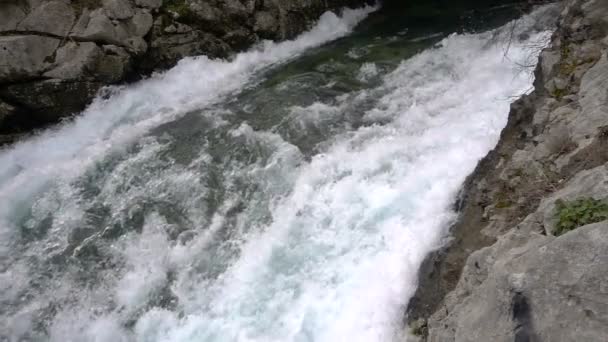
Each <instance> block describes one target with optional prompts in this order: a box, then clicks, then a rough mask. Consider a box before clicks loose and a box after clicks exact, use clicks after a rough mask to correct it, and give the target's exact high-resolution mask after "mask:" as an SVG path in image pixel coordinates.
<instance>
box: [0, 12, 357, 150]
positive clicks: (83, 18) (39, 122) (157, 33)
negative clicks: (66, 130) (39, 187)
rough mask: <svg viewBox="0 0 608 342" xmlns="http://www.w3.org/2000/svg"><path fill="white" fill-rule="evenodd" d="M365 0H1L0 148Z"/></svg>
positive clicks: (286, 35)
mask: <svg viewBox="0 0 608 342" xmlns="http://www.w3.org/2000/svg"><path fill="white" fill-rule="evenodd" d="M363 3H365V1H361V0H331V1H325V0H312V1H310V0H289V1H277V0H270V1H260V0H205V1H202V0H164V1H163V0H103V1H91V0H50V1H42V0H27V1H26V0H6V1H2V2H0V144H1V143H2V142H3V141H4V142H7V141H11V140H13V139H14V138H15V136H16V135H19V134H20V133H24V132H29V131H31V130H32V129H34V128H37V127H41V126H44V125H46V124H48V123H54V122H57V121H58V120H60V119H61V118H64V117H67V116H69V115H71V114H73V113H76V112H78V111H80V110H82V109H83V108H84V107H85V106H86V105H87V104H88V103H89V102H90V101H91V99H92V98H93V97H94V96H95V94H97V93H98V91H99V90H100V89H101V88H102V87H103V86H105V85H108V84H117V83H123V82H125V81H130V80H133V79H136V78H138V77H140V76H141V75H146V74H149V73H151V72H152V71H155V70H162V69H166V68H169V67H171V66H173V65H175V63H177V61H178V60H180V59H181V58H183V57H187V56H195V55H207V56H209V57H228V56H230V55H232V54H234V53H235V52H238V51H241V50H243V49H246V48H248V47H249V46H251V45H252V44H254V43H256V42H257V41H259V40H261V39H272V40H283V39H289V38H292V37H294V36H295V35H297V34H298V33H300V32H302V31H303V30H305V29H306V28H307V27H308V26H309V25H310V23H311V22H313V21H314V20H316V19H317V18H318V17H319V16H320V15H321V14H322V13H323V12H325V11H327V10H336V9H339V8H342V7H344V6H351V7H354V6H357V5H361V4H363Z"/></svg>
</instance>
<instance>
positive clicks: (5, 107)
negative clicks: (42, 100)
mask: <svg viewBox="0 0 608 342" xmlns="http://www.w3.org/2000/svg"><path fill="white" fill-rule="evenodd" d="M16 110H17V108H15V107H14V106H11V105H10V104H8V103H6V102H4V101H2V100H0V127H2V123H3V122H5V121H6V119H8V118H9V117H10V116H12V115H14V113H15V111H16Z"/></svg>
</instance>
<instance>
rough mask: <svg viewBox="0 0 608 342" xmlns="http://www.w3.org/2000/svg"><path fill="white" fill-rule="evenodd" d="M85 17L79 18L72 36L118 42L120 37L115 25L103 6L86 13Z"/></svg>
mask: <svg viewBox="0 0 608 342" xmlns="http://www.w3.org/2000/svg"><path fill="white" fill-rule="evenodd" d="M84 16H85V14H83V17H84ZM87 17H88V18H81V20H79V23H78V24H77V29H78V30H76V31H75V32H74V34H73V37H74V38H77V39H80V40H88V41H100V42H107V43H117V42H120V38H121V37H119V34H118V33H117V32H116V28H115V25H114V24H113V23H112V21H111V20H110V18H108V16H107V15H106V11H105V10H104V9H103V8H99V9H96V10H94V11H92V12H90V13H88V15H87ZM85 23H86V24H85ZM75 29H76V28H75Z"/></svg>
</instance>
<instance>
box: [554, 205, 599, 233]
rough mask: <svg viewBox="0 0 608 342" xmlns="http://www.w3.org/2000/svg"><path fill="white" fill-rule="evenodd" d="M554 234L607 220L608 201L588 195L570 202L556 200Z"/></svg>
mask: <svg viewBox="0 0 608 342" xmlns="http://www.w3.org/2000/svg"><path fill="white" fill-rule="evenodd" d="M555 205H556V209H557V219H558V221H557V225H556V227H555V235H556V236H560V235H563V234H566V233H567V232H569V231H572V230H574V229H576V228H578V227H581V226H584V225H587V224H591V223H597V222H601V221H604V220H608V203H606V202H605V201H601V200H596V199H593V198H590V197H587V198H580V199H577V200H574V201H571V202H566V201H562V200H558V201H557V202H556V203H555Z"/></svg>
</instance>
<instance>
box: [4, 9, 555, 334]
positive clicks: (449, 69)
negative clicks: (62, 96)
mask: <svg viewBox="0 0 608 342" xmlns="http://www.w3.org/2000/svg"><path fill="white" fill-rule="evenodd" d="M373 10H374V8H371V7H369V8H365V9H361V10H345V11H344V12H343V14H342V16H341V17H338V16H336V15H334V14H331V13H327V14H325V15H324V16H323V17H322V18H321V19H320V21H319V23H318V24H317V25H316V26H315V27H314V28H312V29H311V30H310V31H309V32H307V33H304V34H303V35H301V36H300V37H298V38H297V39H295V40H294V41H288V42H283V43H269V42H267V43H264V44H263V45H261V46H258V47H257V48H255V49H253V50H251V51H249V52H245V53H242V54H239V55H237V56H236V57H235V58H234V59H232V60H230V61H220V60H209V59H207V58H205V57H198V58H189V59H185V60H183V61H181V62H180V63H179V65H178V66H176V67H175V68H173V69H172V70H170V71H167V72H165V73H162V74H158V75H154V76H153V77H151V78H150V79H147V80H144V81H142V82H140V83H138V84H135V85H131V86H126V87H121V88H110V89H108V90H107V92H108V94H106V96H104V97H103V98H101V97H100V98H98V99H96V100H95V102H94V103H93V104H92V105H91V106H90V107H89V108H88V109H87V110H86V111H85V112H83V113H82V115H81V116H80V117H79V118H78V119H76V120H75V121H74V122H71V123H66V124H64V125H62V126H59V127H57V128H55V129H52V130H49V131H47V132H44V133H42V134H40V135H39V136H36V137H34V138H31V139H29V140H26V141H23V142H20V143H19V144H17V145H15V146H12V147H10V148H8V149H5V150H2V151H0V241H1V242H0V243H1V245H0V258H1V259H0V266H1V268H0V271H1V273H0V293H1V294H0V296H1V297H0V299H1V304H2V305H3V309H0V318H1V320H2V322H1V323H0V340H2V338H6V339H7V340H9V341H12V340H18V339H19V338H30V339H31V340H50V341H96V342H97V341H98V342H110V341H111V342H115V341H118V342H120V341H150V342H152V341H167V342H169V341H184V342H185V341H264V342H270V341H298V342H299V341H366V342H367V341H391V340H402V339H404V338H406V336H405V335H406V333H407V332H406V331H405V329H404V327H403V314H404V311H405V305H406V304H407V301H408V299H409V298H410V297H411V295H412V293H413V291H414V289H415V286H416V272H417V270H418V268H419V266H420V264H421V262H422V260H423V258H424V257H425V256H426V255H427V254H428V253H429V252H430V251H431V250H433V249H434V248H437V247H438V246H440V245H441V243H442V239H443V238H445V237H446V233H447V229H448V227H449V225H450V223H451V222H452V221H453V220H454V218H455V216H456V213H454V212H453V210H452V204H453V202H454V200H455V196H456V194H457V192H458V190H459V188H460V186H461V185H462V183H463V181H464V179H465V177H466V176H467V175H468V174H469V173H470V172H472V170H473V169H474V167H475V165H476V163H477V161H478V160H479V159H480V158H481V157H483V156H484V155H485V154H486V153H487V152H488V151H489V150H490V149H492V148H493V146H495V144H496V142H497V140H498V137H499V135H500V131H501V130H502V128H503V127H504V126H505V124H506V120H507V114H508V111H509V105H510V102H512V101H513V99H514V98H515V97H517V96H519V95H521V94H523V93H525V92H527V91H528V90H529V89H530V87H531V85H532V82H533V75H532V71H533V69H532V68H529V67H528V68H524V67H522V65H529V64H530V61H536V59H537V57H538V53H539V52H540V47H542V46H544V45H545V44H547V42H548V38H549V36H550V31H549V29H548V28H547V27H546V26H544V25H541V24H539V22H542V21H543V20H544V19H545V17H546V13H545V12H546V10H543V9H541V10H538V11H536V12H534V13H533V14H531V15H528V16H526V17H524V18H522V19H520V20H519V21H518V22H517V25H516V26H513V25H507V26H505V27H503V28H500V29H497V30H494V31H490V32H485V33H479V34H461V35H457V34H452V35H449V36H448V37H446V38H445V39H443V40H441V41H440V42H439V43H438V44H436V45H435V46H433V47H431V48H428V49H426V50H424V51H422V52H420V53H418V54H416V55H415V56H414V57H412V58H409V59H407V60H404V61H402V62H401V63H400V64H399V65H398V66H397V67H396V68H394V69H392V70H386V69H383V66H382V65H380V64H377V63H374V62H373V61H365V62H361V65H360V67H359V69H358V70H356V73H355V75H353V77H354V79H356V80H357V82H360V84H361V89H359V90H353V91H350V92H347V93H345V94H341V95H339V96H336V97H335V98H333V99H331V101H319V99H315V100H314V101H312V103H308V104H300V105H290V106H287V107H286V108H284V109H285V113H284V114H285V115H284V117H281V118H280V119H278V120H277V121H276V122H274V121H273V123H271V124H270V125H269V126H270V127H271V128H269V129H264V130H261V129H256V127H258V126H260V125H262V124H261V123H259V122H258V121H260V122H265V121H264V120H261V119H259V118H257V117H256V116H255V113H256V111H255V109H251V108H250V107H252V108H253V107H255V106H253V105H251V104H250V103H248V104H247V105H245V104H241V103H240V102H238V101H240V100H239V99H240V98H239V93H240V92H243V91H245V92H246V91H248V90H251V89H253V90H254V91H255V89H257V88H256V87H258V86H259V85H260V84H262V83H260V82H262V81H263V76H264V75H265V73H267V72H269V71H270V70H272V69H273V68H277V67H279V66H280V65H281V64H285V63H287V62H288V61H290V60H294V59H297V58H298V56H300V55H301V54H302V53H304V52H305V51H308V50H309V49H311V48H315V47H318V46H320V45H321V44H323V43H325V42H328V41H331V40H334V39H337V38H339V37H343V36H345V35H347V34H349V33H350V32H351V31H352V30H353V28H354V27H355V25H356V24H357V23H358V22H360V21H361V20H363V19H364V18H365V17H366V16H367V15H368V14H369V13H371V12H372V11H373ZM514 30H515V35H513V31H514ZM513 37H516V38H513ZM509 38H513V40H512V41H511V42H507V40H508V39H509ZM507 46H508V48H507ZM353 55H354V54H353V52H352V51H349V52H348V53H345V54H344V56H342V57H341V58H344V59H345V60H346V59H348V60H349V61H350V62H353V63H354V61H355V60H356V59H357V58H359V57H358V55H357V56H356V58H355V57H353ZM302 58H305V57H302ZM334 67H335V65H334ZM308 76H310V75H308ZM289 82H292V83H289ZM294 82H295V81H290V80H287V81H285V82H283V83H281V84H279V85H278V86H276V89H274V90H273V91H276V92H277V93H279V94H290V93H288V91H289V87H292V86H294V85H293V84H296V83H294ZM333 83H335V82H329V83H327V85H325V87H332V84H333ZM281 92H284V93H281ZM273 94H274V93H273ZM237 110H240V111H242V112H239V113H240V114H238V115H237V114H235V113H236V111H237ZM262 114H263V113H262ZM188 115H190V116H188ZM248 115H250V116H248ZM184 118H186V119H187V120H192V122H195V123H201V125H203V126H204V127H200V128H199V127H197V126H193V125H191V124H188V122H189V121H185V122H186V123H185V124H184V123H183V122H184V121H180V120H186V119H184ZM188 118H189V119H188ZM275 119H276V118H274V117H273V120H275ZM255 120H258V121H255ZM268 120H270V119H268ZM180 122H181V123H180ZM172 124H173V126H171V125H172ZM198 130H200V131H201V132H204V134H202V133H200V132H199V131H198ZM306 136H311V137H312V136H314V137H318V138H315V139H317V140H315V141H314V144H313V143H310V144H312V145H314V146H313V147H311V148H309V147H308V145H306V144H305V143H301V144H300V142H301V141H304V140H303V139H304V138H306ZM310 139H312V138H310ZM306 142H307V143H308V141H306Z"/></svg>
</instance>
